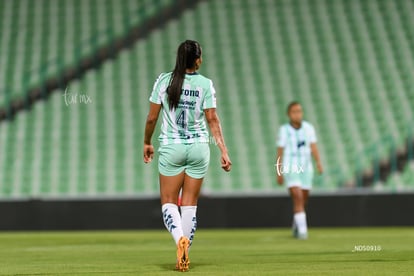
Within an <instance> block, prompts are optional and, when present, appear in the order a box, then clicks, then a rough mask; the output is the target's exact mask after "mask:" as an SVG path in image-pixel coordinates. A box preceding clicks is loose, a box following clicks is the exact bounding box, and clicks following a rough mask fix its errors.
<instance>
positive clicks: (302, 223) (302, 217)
mask: <svg viewBox="0 0 414 276" xmlns="http://www.w3.org/2000/svg"><path fill="white" fill-rule="evenodd" d="M293 219H294V220H295V223H296V226H297V227H298V233H299V234H306V233H308V225H307V223H306V213H305V212H299V213H296V214H294V215H293Z"/></svg>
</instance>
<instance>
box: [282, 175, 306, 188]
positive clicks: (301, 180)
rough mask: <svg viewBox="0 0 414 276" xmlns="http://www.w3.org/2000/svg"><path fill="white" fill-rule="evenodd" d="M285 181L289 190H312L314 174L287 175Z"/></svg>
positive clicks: (284, 177) (284, 176)
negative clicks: (298, 188)
mask: <svg viewBox="0 0 414 276" xmlns="http://www.w3.org/2000/svg"><path fill="white" fill-rule="evenodd" d="M283 180H284V182H285V184H286V186H287V187H288V188H291V187H300V188H302V189H303V190H311V189H312V181H313V172H312V171H310V172H309V171H308V172H301V173H286V174H283Z"/></svg>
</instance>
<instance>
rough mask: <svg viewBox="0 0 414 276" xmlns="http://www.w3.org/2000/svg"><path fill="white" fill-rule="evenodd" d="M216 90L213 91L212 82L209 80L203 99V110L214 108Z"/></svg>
mask: <svg viewBox="0 0 414 276" xmlns="http://www.w3.org/2000/svg"><path fill="white" fill-rule="evenodd" d="M216 107H217V102H216V90H215V89H214V85H213V82H212V81H211V80H210V85H209V87H208V89H207V90H206V95H205V97H204V103H203V109H209V108H216Z"/></svg>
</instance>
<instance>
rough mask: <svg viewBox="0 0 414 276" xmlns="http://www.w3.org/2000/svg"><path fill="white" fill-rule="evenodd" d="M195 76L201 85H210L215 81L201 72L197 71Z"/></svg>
mask: <svg viewBox="0 0 414 276" xmlns="http://www.w3.org/2000/svg"><path fill="white" fill-rule="evenodd" d="M193 76H194V77H195V78H196V79H197V82H198V83H199V84H201V85H204V86H210V85H212V84H213V81H212V80H211V79H210V78H208V77H206V76H204V75H202V74H200V73H197V74H195V75H193Z"/></svg>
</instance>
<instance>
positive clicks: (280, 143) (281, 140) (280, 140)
mask: <svg viewBox="0 0 414 276" xmlns="http://www.w3.org/2000/svg"><path fill="white" fill-rule="evenodd" d="M286 140H287V137H286V131H285V128H284V127H283V126H281V127H280V128H279V133H278V134H277V140H276V146H277V147H280V148H284V147H285V146H286V142H287V141H286Z"/></svg>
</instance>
